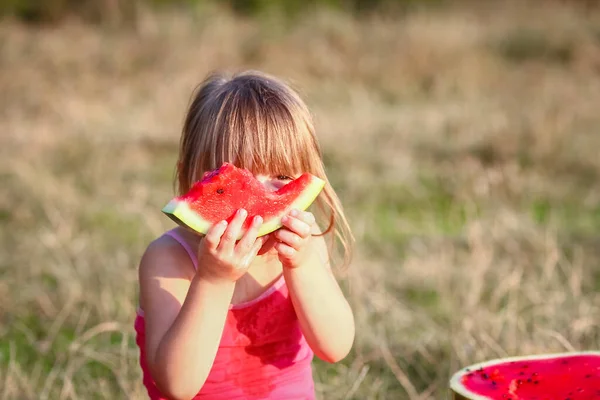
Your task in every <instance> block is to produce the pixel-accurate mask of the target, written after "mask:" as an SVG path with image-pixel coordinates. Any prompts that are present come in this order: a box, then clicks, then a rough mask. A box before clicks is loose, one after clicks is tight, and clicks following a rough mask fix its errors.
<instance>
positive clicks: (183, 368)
mask: <svg viewBox="0 0 600 400" xmlns="http://www.w3.org/2000/svg"><path fill="white" fill-rule="evenodd" d="M223 162H231V163H233V164H235V165H236V166H238V167H241V168H246V169H248V170H250V171H252V172H253V174H254V175H255V176H256V177H257V179H259V180H260V181H261V182H262V183H263V184H264V185H265V186H266V187H267V188H269V189H272V190H276V189H277V188H279V187H281V186H283V185H285V184H286V183H287V182H289V181H290V180H291V179H293V178H295V177H296V176H299V175H300V174H301V173H303V172H310V173H312V174H313V175H316V176H318V177H320V178H322V179H324V180H325V181H326V182H327V183H326V186H325V188H324V190H323V192H322V193H321V194H320V195H319V198H318V199H317V201H316V203H315V204H316V206H317V210H318V211H320V214H318V215H319V216H323V217H324V220H325V225H324V226H323V227H322V228H323V229H321V227H319V225H318V224H317V222H316V219H315V217H314V216H313V214H312V213H310V212H307V211H299V210H293V211H291V212H290V213H289V215H287V216H286V217H284V219H283V225H284V226H283V227H282V228H280V229H279V230H277V231H276V232H273V233H271V234H269V235H267V236H263V237H259V238H257V231H258V229H259V227H260V225H261V223H262V221H261V218H260V217H256V218H254V219H253V221H252V224H251V227H250V228H249V229H248V230H247V231H246V232H245V233H243V237H242V238H241V239H240V240H239V241H236V240H235V239H236V238H237V237H238V234H239V233H240V229H241V228H240V227H241V225H242V223H243V222H244V220H245V218H246V215H247V213H246V211H245V210H239V211H238V212H237V214H236V216H235V217H234V219H233V220H232V221H231V222H230V223H229V224H227V222H225V221H222V222H219V223H217V224H215V225H214V226H213V227H212V228H211V229H210V230H209V231H208V232H207V233H206V235H204V236H202V237H201V236H200V235H196V234H194V233H192V232H190V231H188V230H185V229H183V228H181V227H177V228H174V229H172V230H170V231H168V232H166V233H165V234H164V235H162V236H161V237H159V238H158V239H156V240H155V241H154V242H152V243H151V244H150V245H149V246H148V248H147V250H146V252H145V253H144V255H143V257H142V260H141V262H140V267H139V284H140V309H139V311H138V315H137V318H136V321H135V329H136V332H137V343H138V346H139V347H140V353H141V354H140V364H141V367H142V370H143V376H144V378H143V379H144V384H145V386H146V388H147V390H148V394H149V396H150V398H151V399H165V398H168V399H190V398H194V399H227V400H233V399H285V400H290V399H314V397H315V394H314V385H313V379H312V372H311V361H312V359H313V354H314V355H317V356H318V357H319V358H321V359H322V360H325V361H327V362H332V363H333V362H337V361H339V360H341V359H343V358H344V357H345V356H346V355H347V354H348V352H349V351H350V348H351V347H352V343H353V340H354V319H353V315H352V311H351V309H350V307H349V305H348V303H347V301H346V299H345V298H344V296H343V294H342V291H341V290H340V288H339V286H338V284H337V282H336V280H335V278H334V275H333V274H332V272H331V267H330V261H329V260H330V258H329V254H331V253H330V250H331V247H332V245H333V244H334V243H336V239H337V243H338V244H339V243H341V244H342V249H343V250H344V255H345V256H348V254H349V252H350V250H351V244H352V241H353V238H352V235H351V232H350V229H349V227H348V224H347V222H346V219H345V217H344V214H343V211H342V208H341V206H340V203H339V200H338V198H337V196H336V194H335V192H334V191H333V189H332V188H331V185H330V184H329V182H328V181H327V178H326V176H325V172H324V168H323V163H322V160H321V153H320V149H319V145H318V142H317V139H316V137H315V132H314V128H313V123H312V120H311V117H310V114H309V111H308V109H307V107H306V105H305V104H304V103H303V102H302V100H301V99H300V98H299V96H298V95H297V94H296V93H295V92H294V91H292V90H291V89H290V88H289V87H288V86H286V85H285V84H283V83H282V82H280V81H279V80H277V79H275V78H273V77H270V76H267V75H264V74H261V73H256V72H247V73H243V74H239V75H237V76H234V77H233V78H231V79H226V78H224V77H220V76H210V77H209V78H208V79H207V80H206V81H204V82H203V84H202V85H201V86H200V89H199V90H198V91H197V93H196V95H195V97H194V99H193V101H192V103H191V105H190V107H189V110H188V114H187V116H186V119H185V123H184V127H183V134H182V138H181V143H180V154H179V160H178V164H177V165H178V168H177V183H178V192H179V193H180V194H182V193H185V192H187V191H188V190H189V189H190V187H191V186H192V184H193V183H194V182H196V181H197V180H198V179H200V178H201V177H202V175H203V174H204V172H206V171H209V170H212V169H215V168H218V167H219V166H220V165H221V164H222V163H223ZM326 238H329V239H330V240H329V241H328V242H329V243H327V242H326V241H325V239H326ZM345 258H346V259H347V258H348V257H345Z"/></svg>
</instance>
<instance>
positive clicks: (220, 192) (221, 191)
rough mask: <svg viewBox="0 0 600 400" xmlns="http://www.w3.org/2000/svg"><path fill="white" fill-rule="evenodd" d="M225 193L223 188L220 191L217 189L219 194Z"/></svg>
mask: <svg viewBox="0 0 600 400" xmlns="http://www.w3.org/2000/svg"><path fill="white" fill-rule="evenodd" d="M224 191H225V190H223V188H218V189H217V193H219V194H223V192H224Z"/></svg>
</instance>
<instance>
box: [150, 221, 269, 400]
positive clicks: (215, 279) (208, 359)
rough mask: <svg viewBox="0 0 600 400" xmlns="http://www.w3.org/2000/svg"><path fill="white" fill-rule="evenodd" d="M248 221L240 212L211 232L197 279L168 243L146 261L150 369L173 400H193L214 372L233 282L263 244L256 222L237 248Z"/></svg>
mask: <svg viewBox="0 0 600 400" xmlns="http://www.w3.org/2000/svg"><path fill="white" fill-rule="evenodd" d="M245 218H246V213H245V212H244V211H242V212H240V213H238V215H237V216H236V217H235V218H234V219H233V220H232V222H231V223H230V224H229V225H227V223H226V222H225V221H222V222H221V223H218V224H216V225H215V226H213V227H212V228H211V229H210V230H209V232H207V234H206V236H205V237H204V239H202V241H201V243H200V246H199V249H198V264H199V266H198V271H197V272H195V273H194V270H193V267H192V266H191V265H190V264H191V262H190V259H189V257H188V256H187V254H186V253H185V251H184V250H183V249H182V248H181V247H180V246H177V247H175V245H174V244H173V243H172V242H171V241H170V240H169V239H167V238H165V239H162V240H163V241H162V242H161V240H160V239H159V241H157V242H155V243H153V244H152V245H151V246H150V247H149V248H148V250H147V251H146V253H145V254H144V256H143V257H142V261H141V264H140V272H139V275H140V278H139V279H140V303H141V305H142V308H143V310H144V318H145V324H146V354H147V363H148V367H149V369H150V372H151V374H152V378H153V379H154V381H155V382H156V385H157V386H158V388H159V389H160V391H161V392H162V393H163V394H164V395H166V396H167V397H169V398H172V399H190V398H192V397H194V396H195V395H196V394H197V393H198V391H199V390H200V389H201V388H202V386H203V385H204V382H205V381H206V378H207V377H208V374H209V372H210V370H211V368H212V364H213V362H214V359H215V356H216V353H217V350H218V348H219V343H220V339H221V335H222V333H223V328H224V326H225V320H226V318H227V312H228V309H229V304H230V302H231V297H232V296H233V291H234V288H235V282H236V281H237V279H239V278H240V277H241V276H242V275H244V274H245V273H246V271H247V269H248V267H249V266H250V264H251V262H252V260H253V259H254V257H255V256H256V254H257V252H258V251H259V249H260V247H261V246H262V244H263V243H264V240H265V239H264V238H259V239H256V234H257V232H258V229H259V227H260V225H261V223H262V220H261V219H260V218H255V219H254V221H253V222H252V225H251V227H250V229H248V230H247V231H246V233H245V234H244V237H243V238H242V239H241V240H240V241H239V242H237V243H236V238H237V237H238V233H239V232H240V229H241V226H242V223H243V221H244V220H245ZM167 240H169V241H168V242H167ZM186 264H187V268H185V266H186Z"/></svg>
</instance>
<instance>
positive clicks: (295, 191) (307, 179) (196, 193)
mask: <svg viewBox="0 0 600 400" xmlns="http://www.w3.org/2000/svg"><path fill="white" fill-rule="evenodd" d="M324 186H325V181H324V180H322V179H320V178H318V177H316V176H314V175H311V174H309V173H304V174H302V175H301V176H299V177H298V178H296V179H294V180H293V181H290V182H289V183H288V184H287V185H285V186H283V187H281V188H280V189H279V190H277V191H269V190H268V189H266V188H265V187H264V186H263V184H262V183H261V182H259V181H258V180H257V179H256V178H255V177H254V175H253V174H252V173H251V172H250V171H248V170H246V169H242V168H237V167H235V166H234V165H233V164H230V163H224V164H223V165H222V166H221V167H220V168H218V169H216V170H214V171H209V172H206V173H205V174H204V176H203V177H202V180H200V181H198V182H196V183H195V184H194V185H193V186H192V188H191V189H190V190H189V191H188V192H187V193H185V194H183V195H182V196H178V197H175V198H174V199H172V200H171V201H170V202H169V203H168V204H167V205H166V206H165V207H164V208H163V209H162V211H163V212H164V213H165V214H166V215H167V216H169V217H170V218H171V219H172V220H174V221H175V222H176V223H178V224H179V225H181V226H184V227H188V228H191V229H192V230H194V231H196V232H198V233H201V234H205V233H206V232H207V231H208V229H209V228H210V227H211V226H212V225H213V224H215V223H217V222H219V221H222V220H226V221H227V222H229V221H231V220H232V219H233V217H234V215H235V212H236V211H237V210H238V209H240V208H244V209H245V210H246V211H248V217H247V218H246V221H245V223H244V225H243V227H242V230H241V232H240V235H239V237H238V239H239V238H241V237H242V235H243V233H244V232H245V231H246V229H247V228H248V226H249V225H250V223H251V222H252V218H253V217H254V216H256V215H260V216H261V217H262V218H263V224H262V226H261V228H260V230H259V232H258V236H263V235H266V234H268V233H270V232H273V231H275V230H277V229H278V228H280V227H281V226H282V223H281V218H282V217H283V216H284V215H286V214H288V213H289V212H290V211H291V210H292V209H294V208H295V209H298V210H305V209H307V208H308V207H309V206H310V205H311V204H312V203H313V201H314V200H315V199H316V198H317V196H318V195H319V193H320V192H321V190H322V189H323V187H324Z"/></svg>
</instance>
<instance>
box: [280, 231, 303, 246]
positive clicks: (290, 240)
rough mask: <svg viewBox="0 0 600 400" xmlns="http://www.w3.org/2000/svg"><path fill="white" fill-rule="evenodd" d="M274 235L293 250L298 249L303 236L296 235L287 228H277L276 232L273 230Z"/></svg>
mask: <svg viewBox="0 0 600 400" xmlns="http://www.w3.org/2000/svg"><path fill="white" fill-rule="evenodd" d="M275 237H276V238H277V239H278V240H279V241H280V242H281V243H284V244H286V245H287V246H289V247H291V248H293V249H294V250H300V245H301V243H302V240H303V238H302V237H300V236H298V235H297V234H296V233H294V232H292V231H289V230H287V229H279V230H278V231H277V232H275Z"/></svg>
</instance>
